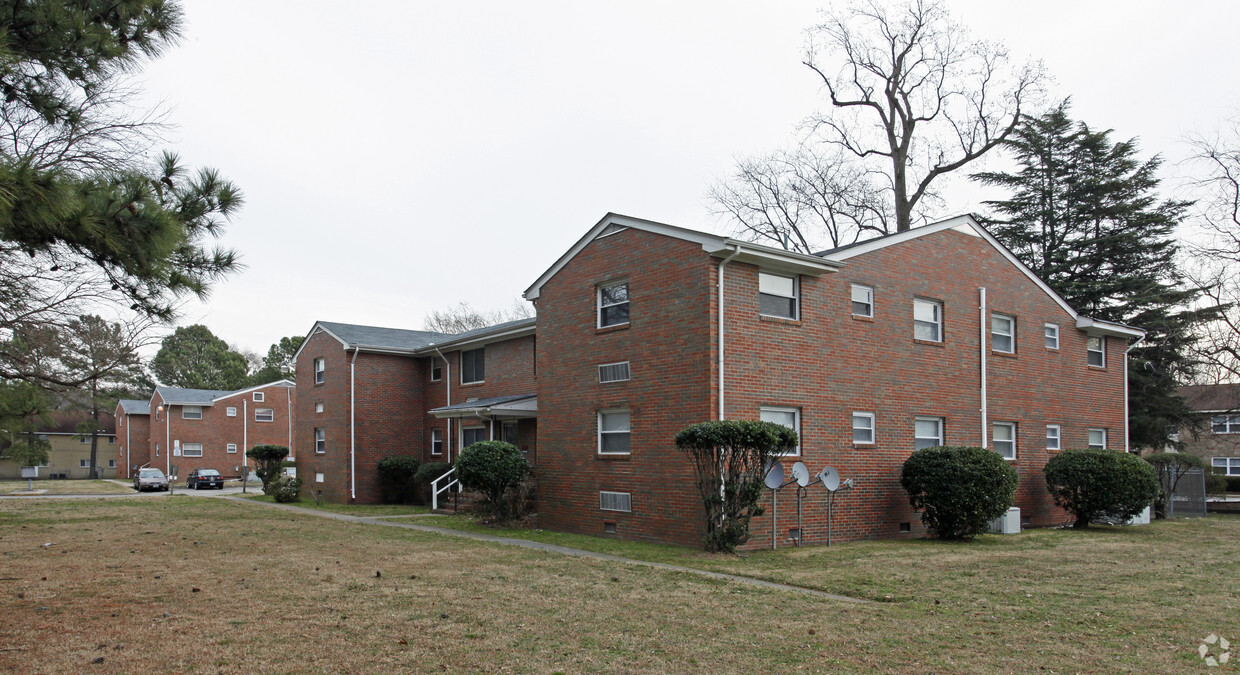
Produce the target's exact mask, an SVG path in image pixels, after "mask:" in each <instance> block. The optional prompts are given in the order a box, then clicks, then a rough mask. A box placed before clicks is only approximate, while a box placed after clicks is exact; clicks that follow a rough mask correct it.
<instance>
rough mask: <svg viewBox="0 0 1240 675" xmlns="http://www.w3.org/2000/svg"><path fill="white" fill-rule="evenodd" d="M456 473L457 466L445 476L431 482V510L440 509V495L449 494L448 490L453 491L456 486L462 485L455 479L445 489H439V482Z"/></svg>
mask: <svg viewBox="0 0 1240 675" xmlns="http://www.w3.org/2000/svg"><path fill="white" fill-rule="evenodd" d="M454 473H456V467H455V466H454V467H452V468H451V469H448V470H447V472H445V473H444V475H442V476H440V477H439V478H436V479H435V480H433V481H431V510H432V511H436V510H438V509H439V493H441V492H447V491H448V490H451V489H452V487H453V486H454V485H456V484H458V483H460V481H458V480H456V479H455V478H453V479H452V480H451V481H449V482H448V484H447V485H445V486H443V487H439V481H441V480H443V479H445V478H447V477H448V476H451V475H452V474H454Z"/></svg>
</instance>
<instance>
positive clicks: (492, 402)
mask: <svg viewBox="0 0 1240 675" xmlns="http://www.w3.org/2000/svg"><path fill="white" fill-rule="evenodd" d="M535 396H537V394H516V395H515V396H493V397H491V398H480V399H477V400H474V401H466V402H464V403H453V404H452V405H446V406H443V407H442V408H435V410H437V411H439V412H446V411H449V410H473V409H475V408H490V407H492V406H497V405H500V404H501V403H511V402H513V401H521V400H524V399H527V398H534V397H535Z"/></svg>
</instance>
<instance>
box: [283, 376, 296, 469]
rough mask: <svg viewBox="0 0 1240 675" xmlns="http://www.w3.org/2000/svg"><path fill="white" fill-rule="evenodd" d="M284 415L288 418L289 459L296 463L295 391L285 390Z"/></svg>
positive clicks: (288, 388) (287, 388)
mask: <svg viewBox="0 0 1240 675" xmlns="http://www.w3.org/2000/svg"><path fill="white" fill-rule="evenodd" d="M284 414H285V415H287V416H288V452H289V459H292V460H294V461H296V459H297V453H296V452H294V451H293V389H292V388H291V387H285V388H284Z"/></svg>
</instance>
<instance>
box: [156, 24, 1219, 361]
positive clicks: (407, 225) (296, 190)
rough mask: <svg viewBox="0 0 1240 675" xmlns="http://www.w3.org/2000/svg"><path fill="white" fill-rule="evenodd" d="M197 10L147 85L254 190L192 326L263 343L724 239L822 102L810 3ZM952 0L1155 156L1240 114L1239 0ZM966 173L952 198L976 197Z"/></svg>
mask: <svg viewBox="0 0 1240 675" xmlns="http://www.w3.org/2000/svg"><path fill="white" fill-rule="evenodd" d="M182 3H183V6H184V8H185V11H186V19H187V20H186V23H187V30H186V39H185V41H184V43H183V44H182V45H180V46H179V47H177V48H175V49H173V50H170V51H169V52H168V54H166V55H165V56H164V57H163V58H161V59H159V60H158V61H155V62H154V63H152V64H150V65H149V66H148V67H147V68H146V70H145V71H144V73H143V76H142V78H143V80H144V81H145V83H146V87H147V90H148V92H149V94H150V96H151V97H152V99H160V100H163V101H164V103H165V104H166V105H167V106H169V107H170V108H171V110H172V114H171V120H172V121H173V122H174V123H175V124H176V125H177V128H176V129H174V130H173V132H172V133H171V134H169V139H168V140H169V145H170V146H171V147H172V149H174V150H176V151H178V152H179V153H180V154H181V156H182V159H183V160H184V161H185V162H186V163H188V164H190V165H193V166H212V167H215V168H217V169H219V170H220V171H221V172H222V173H223V174H224V175H225V176H227V177H228V178H230V179H232V180H234V181H235V182H236V183H237V184H238V185H239V186H240V187H241V189H242V190H243V192H244V193H245V196H246V206H245V208H244V209H243V210H242V212H241V213H240V214H239V215H238V216H237V217H236V218H235V219H234V221H233V222H232V224H231V225H230V226H229V229H228V233H227V235H226V237H225V238H224V240H223V243H224V244H225V245H227V246H231V247H234V248H236V249H238V250H239V251H240V252H241V253H242V256H243V260H244V262H245V264H246V265H247V267H248V268H247V269H246V270H245V271H244V272H241V273H239V274H236V275H234V276H233V277H231V278H230V279H228V280H227V281H225V282H224V283H221V284H219V285H218V286H217V287H216V290H215V292H214V294H213V295H212V297H211V299H210V300H209V301H208V302H207V303H205V304H202V303H197V302H191V303H190V304H189V305H187V307H186V309H185V313H184V318H183V319H182V321H181V322H180V323H181V324H182V325H188V324H191V323H205V324H206V325H207V326H208V327H210V328H211V330H212V331H213V332H214V333H215V334H216V335H218V336H219V337H221V338H223V339H224V340H226V341H228V342H229V343H230V344H234V345H236V346H239V347H242V348H247V349H251V350H254V351H257V352H259V353H260V354H263V353H266V350H267V347H268V346H269V345H270V344H271V343H273V342H275V341H276V340H278V339H279V338H280V337H282V336H286V335H300V334H305V333H306V331H308V330H309V328H310V327H311V325H312V324H313V322H314V321H315V320H318V319H323V320H329V321H342V322H350V323H361V324H370V325H378V326H390V327H397V328H414V329H417V328H421V327H422V321H423V318H424V317H425V315H426V313H427V312H428V311H429V310H431V309H435V308H443V307H447V306H449V305H452V304H455V303H457V302H460V301H465V302H468V303H470V304H471V305H473V306H474V307H475V308H478V309H482V310H488V309H497V308H506V307H508V306H509V305H510V304H511V303H512V301H513V299H514V298H516V297H517V296H518V295H519V294H520V293H521V292H522V291H524V290H525V288H526V287H527V286H528V285H529V284H530V283H532V282H533V281H534V279H536V278H537V276H538V275H539V274H541V273H542V272H543V271H544V270H545V269H546V268H547V267H549V266H550V265H551V263H552V262H554V261H555V259H556V258H557V257H559V256H560V254H562V253H563V252H564V251H565V250H566V249H567V248H568V247H569V246H570V245H571V244H572V243H573V242H574V241H576V240H577V239H578V238H579V237H580V236H581V235H582V234H583V233H584V232H585V231H586V229H587V228H589V227H590V226H591V225H593V224H594V223H595V222H597V221H598V220H599V218H601V217H602V216H603V215H604V214H605V213H607V212H608V211H615V212H618V213H624V214H626V215H631V216H637V217H641V218H647V219H651V220H657V221H662V222H667V223H672V224H675V225H681V226H684V227H691V228H697V229H703V230H708V231H714V232H719V233H721V234H727V233H729V228H728V226H727V225H726V224H725V223H722V222H718V221H716V220H715V219H714V217H713V216H711V215H710V212H709V209H708V207H707V204H706V201H705V199H704V197H703V195H704V193H705V191H706V189H707V187H708V186H709V185H710V184H711V183H712V182H713V181H714V180H715V179H716V178H717V177H719V176H722V175H726V174H727V173H729V172H730V171H731V170H732V168H733V166H734V158H735V157H737V156H739V155H746V154H752V153H757V152H762V151H765V150H770V149H774V148H776V147H779V146H782V145H786V144H787V143H788V142H789V141H790V140H791V139H792V137H793V133H794V129H795V126H796V124H797V122H798V121H799V120H801V119H802V118H804V117H806V116H807V115H809V114H810V113H811V112H813V111H814V110H815V108H816V107H817V105H818V101H819V100H820V99H819V93H820V92H819V89H818V85H817V82H816V79H815V78H816V76H815V75H813V73H811V72H810V71H809V70H808V69H807V68H805V67H804V66H802V65H801V63H800V61H801V57H802V52H803V45H804V33H803V31H804V29H805V28H806V27H808V26H810V25H812V24H814V23H816V22H817V20H818V16H819V15H818V11H817V8H818V7H819V6H820V4H821V3H816V2H800V1H797V2H792V1H789V2H767V3H755V2H737V1H732V0H711V1H710V2H704V1H701V0H692V1H685V0H682V1H678V2H674V3H673V2H667V1H666V0H665V1H664V2H645V1H642V2H634V1H625V2H581V1H580V0H577V1H565V2H538V1H535V0H527V1H525V2H519V3H517V2H511V1H489V2H484V1H475V2H468V3H455V2H429V1H426V0H406V1H400V0H382V1H380V0H372V1H359V2H356V3H340V2H334V1H333V2H327V1H324V0H299V2H296V3H288V2H279V3H276V2H268V3H262V2H256V1H255V0H182ZM948 4H949V6H950V7H951V8H952V11H953V13H954V15H955V17H956V18H957V19H959V20H960V21H962V22H963V23H964V24H965V25H967V26H969V27H970V29H971V30H972V33H973V35H974V36H975V37H980V38H986V39H991V40H998V41H1002V42H1005V43H1006V44H1007V45H1008V47H1010V48H1011V50H1012V52H1013V54H1014V55H1016V56H1018V57H1019V58H1020V59H1021V60H1024V59H1025V58H1035V59H1042V60H1043V61H1044V63H1045V65H1046V68H1047V70H1048V72H1049V73H1050V74H1051V75H1052V76H1053V77H1054V78H1055V83H1054V85H1053V87H1052V96H1054V97H1056V98H1060V97H1063V96H1068V95H1070V96H1071V97H1072V98H1073V101H1074V106H1073V114H1074V116H1075V117H1076V118H1077V119H1082V120H1084V121H1086V122H1088V123H1089V124H1090V125H1091V126H1093V127H1094V128H1113V129H1115V130H1116V139H1120V138H1129V137H1134V136H1135V137H1139V138H1140V141H1141V149H1142V151H1143V154H1144V155H1145V156H1148V155H1151V154H1153V153H1155V152H1158V153H1162V154H1163V155H1164V156H1165V157H1167V158H1168V159H1175V158H1178V157H1180V156H1182V155H1183V154H1184V152H1185V151H1184V149H1183V147H1182V146H1181V145H1180V139H1181V138H1182V137H1183V135H1184V134H1185V133H1187V132H1193V131H1198V132H1208V131H1210V130H1212V129H1214V127H1215V126H1216V125H1217V123H1218V122H1219V120H1221V119H1222V118H1225V117H1228V116H1230V115H1232V114H1234V113H1235V111H1236V110H1237V109H1238V106H1240V84H1237V82H1238V81H1240V78H1237V77H1236V75H1235V68H1236V65H1237V63H1240V59H1238V58H1237V56H1238V55H1240V47H1238V46H1237V41H1236V40H1235V39H1234V35H1233V33H1234V30H1235V27H1236V26H1237V25H1240V3H1233V2H1194V3H1167V2H1165V1H1163V2H1144V1H1143V2H1134V1H1125V2H1082V1H1081V0H1075V1H1064V0H1042V1H1040V2H1028V3H1006V2H993V1H988V2H982V1H980V0H950V1H949V3H948ZM973 168H974V169H976V168H977V167H973ZM1172 170H1173V169H1172ZM963 182H964V181H963V180H961V179H959V178H957V179H956V180H955V181H954V184H955V187H954V188H953V189H951V190H949V191H948V192H947V197H948V200H949V204H948V207H947V209H946V211H945V214H944V215H948V214H954V213H959V212H964V211H969V210H976V209H977V204H976V203H975V202H974V201H972V200H976V199H977V194H976V191H975V190H972V189H969V188H967V187H961V186H960V184H961V183H963Z"/></svg>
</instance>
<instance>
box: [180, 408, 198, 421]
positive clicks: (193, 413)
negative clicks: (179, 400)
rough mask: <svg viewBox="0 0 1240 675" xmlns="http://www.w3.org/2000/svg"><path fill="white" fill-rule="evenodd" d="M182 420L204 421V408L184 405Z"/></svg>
mask: <svg viewBox="0 0 1240 675" xmlns="http://www.w3.org/2000/svg"><path fill="white" fill-rule="evenodd" d="M181 419H183V420H200V419H202V406H200V405H183V406H181Z"/></svg>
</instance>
